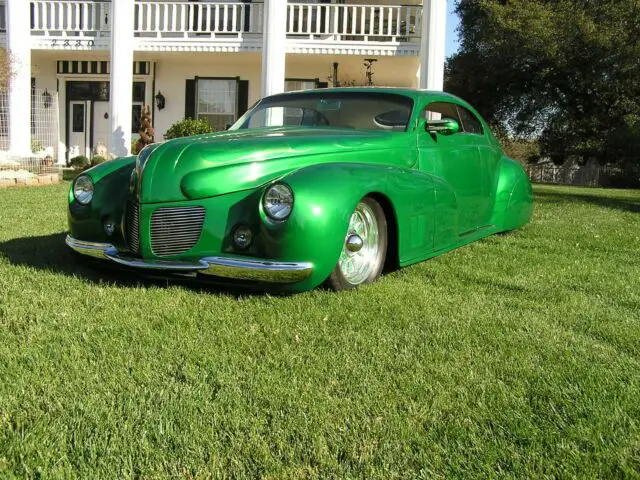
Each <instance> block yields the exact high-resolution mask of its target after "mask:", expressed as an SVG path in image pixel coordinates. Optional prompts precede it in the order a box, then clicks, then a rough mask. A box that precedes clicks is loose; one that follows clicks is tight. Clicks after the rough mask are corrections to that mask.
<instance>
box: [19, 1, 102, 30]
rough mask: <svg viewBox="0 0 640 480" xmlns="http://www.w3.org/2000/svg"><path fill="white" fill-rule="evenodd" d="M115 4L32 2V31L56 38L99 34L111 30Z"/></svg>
mask: <svg viewBox="0 0 640 480" xmlns="http://www.w3.org/2000/svg"><path fill="white" fill-rule="evenodd" d="M110 22H111V3H107V2H91V1H82V0H64V1H61V0H38V1H34V2H31V32H32V33H33V34H36V35H45V36H52V37H57V36H61V37H66V36H73V37H78V36H80V37H82V36H87V37H96V36H101V35H102V34H103V33H104V32H108V31H109V30H110V27H109V25H110Z"/></svg>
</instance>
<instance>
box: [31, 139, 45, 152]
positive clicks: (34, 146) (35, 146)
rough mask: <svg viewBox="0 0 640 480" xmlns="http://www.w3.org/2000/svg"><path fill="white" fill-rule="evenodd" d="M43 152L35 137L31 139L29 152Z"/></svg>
mask: <svg viewBox="0 0 640 480" xmlns="http://www.w3.org/2000/svg"><path fill="white" fill-rule="evenodd" d="M42 150H44V147H43V146H42V143H41V142H40V140H38V139H37V138H36V137H31V152H32V153H38V152H41V151H42Z"/></svg>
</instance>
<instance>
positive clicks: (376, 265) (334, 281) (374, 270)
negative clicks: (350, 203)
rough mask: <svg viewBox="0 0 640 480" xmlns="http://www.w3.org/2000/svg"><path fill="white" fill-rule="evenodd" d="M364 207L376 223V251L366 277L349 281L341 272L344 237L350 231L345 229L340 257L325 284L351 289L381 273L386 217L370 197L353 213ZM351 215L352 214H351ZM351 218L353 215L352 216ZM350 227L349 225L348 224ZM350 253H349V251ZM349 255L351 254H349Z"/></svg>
mask: <svg viewBox="0 0 640 480" xmlns="http://www.w3.org/2000/svg"><path fill="white" fill-rule="evenodd" d="M362 208H364V209H365V210H366V209H367V208H368V209H370V210H369V211H370V212H372V213H373V215H372V216H373V219H374V220H375V222H376V224H377V231H378V235H377V252H376V256H375V261H373V262H372V265H371V268H370V271H369V272H368V274H367V275H366V278H364V280H362V281H358V282H357V283H353V282H351V281H350V280H349V279H348V278H347V277H346V276H345V274H344V273H343V271H342V269H341V259H342V257H343V255H345V254H347V250H346V239H347V237H348V236H349V234H350V233H351V232H350V231H347V235H346V236H345V242H344V243H343V247H342V248H343V250H342V251H341V253H340V258H339V259H338V262H337V263H336V266H335V268H334V269H333V272H331V275H330V276H329V278H328V279H327V281H326V285H327V286H328V287H329V288H331V289H333V290H335V291H341V290H352V289H354V288H357V287H359V286H360V285H365V284H367V283H373V282H375V281H376V280H377V279H378V278H379V277H380V275H381V274H382V269H383V268H384V264H385V259H386V256H387V245H388V233H387V219H386V217H385V214H384V210H383V209H382V207H381V206H380V204H379V203H378V202H377V201H376V200H374V199H373V198H371V197H365V198H363V199H362V200H360V202H358V205H357V206H356V210H355V211H354V214H355V213H356V212H357V211H358V210H359V209H362ZM352 215H353V214H352ZM352 218H353V217H352ZM350 228H351V226H350ZM349 254H350V253H349ZM350 255H351V254H350Z"/></svg>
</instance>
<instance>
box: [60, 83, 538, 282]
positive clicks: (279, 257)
mask: <svg viewBox="0 0 640 480" xmlns="http://www.w3.org/2000/svg"><path fill="white" fill-rule="evenodd" d="M531 212H532V192H531V184H530V183H529V179H528V178H527V175H526V174H525V172H524V171H523V169H522V167H521V166H520V164H519V163H518V162H516V161H514V160H511V159H509V158H507V157H506V156H505V155H504V153H503V152H502V150H501V148H500V145H499V144H498V141H497V140H496V139H495V137H494V136H493V135H492V133H491V131H490V130H489V127H488V126H487V124H486V122H485V121H484V120H483V119H482V118H481V117H480V115H478V113H477V112H476V111H475V110H474V109H473V108H472V107H471V106H470V105H469V104H468V103H466V102H464V101H463V100H461V99H459V98H456V97H454V96H452V95H448V94H445V93H441V92H429V91H419V90H409V89H395V88H349V89H345V88H342V89H341V88H335V89H319V90H313V91H305V92H293V93H286V94H281V95H274V96H271V97H267V98H264V99H262V100H260V101H259V102H258V103H256V104H255V105H254V106H253V107H252V108H251V109H250V110H249V111H247V113H245V114H244V115H243V116H242V117H241V118H240V119H238V121H237V122H236V123H235V124H234V125H233V126H231V127H230V128H229V130H227V131H225V132H218V133H212V134H207V135H200V136H195V137H188V138H180V139H175V140H170V141H167V142H164V143H159V144H153V145H149V146H148V147H146V148H145V149H144V150H142V151H141V152H140V153H139V154H138V156H137V157H134V156H132V157H127V158H122V159H119V160H114V161H111V162H106V163H103V164H101V165H98V166H96V167H94V168H92V169H90V170H87V171H86V172H84V173H83V174H81V175H80V176H78V177H77V178H76V180H75V181H74V183H73V185H72V186H71V189H70V192H69V211H68V218H69V236H68V237H67V239H66V242H67V244H68V245H69V247H71V248H72V249H73V250H75V251H76V252H79V253H81V254H83V255H88V256H91V257H96V258H99V259H101V260H103V261H104V262H105V263H109V262H110V263H112V264H119V265H121V266H124V267H128V268H131V269H137V270H139V271H140V272H145V273H153V274H156V275H157V274H160V275H163V276H164V275H168V276H188V277H192V278H197V279H202V280H213V281H216V282H220V283H224V284H227V285H236V286H237V285H242V286H246V287H253V288H258V289H261V290H264V289H268V290H278V291H291V292H295V291H303V290H309V289H311V288H314V287H316V286H318V285H321V284H323V283H324V284H326V285H328V286H329V287H330V288H333V289H335V290H346V289H351V288H355V287H357V286H358V285H361V284H365V283H371V282H373V281H375V280H376V279H377V278H378V277H379V276H380V274H381V272H382V271H383V269H385V267H387V268H396V267H403V266H406V265H410V264H413V263H416V262H421V261H423V260H426V259H428V258H430V257H433V256H435V255H439V254H441V253H444V252H447V251H449V250H452V249H454V248H457V247H460V246H461V245H465V244H467V243H469V242H472V241H474V240H478V239H480V238H482V237H486V236H488V235H491V234H494V233H497V232H504V231H508V230H512V229H515V228H518V227H521V226H522V225H524V224H526V223H527V222H528V221H529V219H530V218H531Z"/></svg>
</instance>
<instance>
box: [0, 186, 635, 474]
mask: <svg viewBox="0 0 640 480" xmlns="http://www.w3.org/2000/svg"><path fill="white" fill-rule="evenodd" d="M67 188H68V184H65V185H58V186H52V187H38V188H30V189H4V190H0V478H11V477H14V476H15V477H39V478H63V477H77V478H127V477H136V478H165V477H171V478H209V477H214V478H218V477H233V478H316V477H323V478H326V477H333V478H381V479H390V478H445V477H446V478H456V477H457V478H469V477H485V476H500V477H502V476H506V477H518V478H531V477H543V476H546V477H549V478H552V477H565V478H571V477H575V478H589V477H600V478H603V477H630V478H640V191H621V190H596V189H578V188H570V187H536V188H535V192H536V209H535V215H534V219H533V222H532V223H531V224H530V225H528V226H527V227H526V228H524V229H523V230H522V231H519V232H515V233H513V234H509V235H503V236H496V237H492V238H489V239H486V240H484V241H481V242H478V243H476V244H473V245H470V246H467V247H464V248H461V249H459V250H457V251H455V252H452V253H449V254H446V255H444V256H441V257H438V258H435V259H433V260H430V261H428V262H425V263H422V264H419V265H415V266H413V267H409V268H406V269H404V270H401V271H398V272H395V273H392V274H389V275H387V276H385V277H384V278H383V279H382V280H381V281H380V282H378V283H377V284H375V285H370V286H367V287H365V288H361V289H360V290H358V291H354V292H348V293H341V294H336V293H331V292H328V291H320V290H317V291H313V292H310V293H306V294H301V295H296V296H290V297H274V296H269V295H238V294H234V293H230V292H219V291H216V290H214V289H198V288H194V287H190V286H186V285H178V284H167V283H166V282H162V281H158V282H151V281H140V282H139V281H137V280H136V279H135V278H132V276H130V275H129V276H123V275H116V274H113V273H111V274H106V273H100V272H97V271H95V270H91V269H89V268H87V267H85V266H84V265H83V263H82V262H81V261H79V260H78V259H76V258H75V257H74V256H72V255H71V254H70V253H69V252H68V251H67V250H66V247H64V245H63V239H64V233H63V232H64V231H65V227H66V213H65V199H66V189H67Z"/></svg>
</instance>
